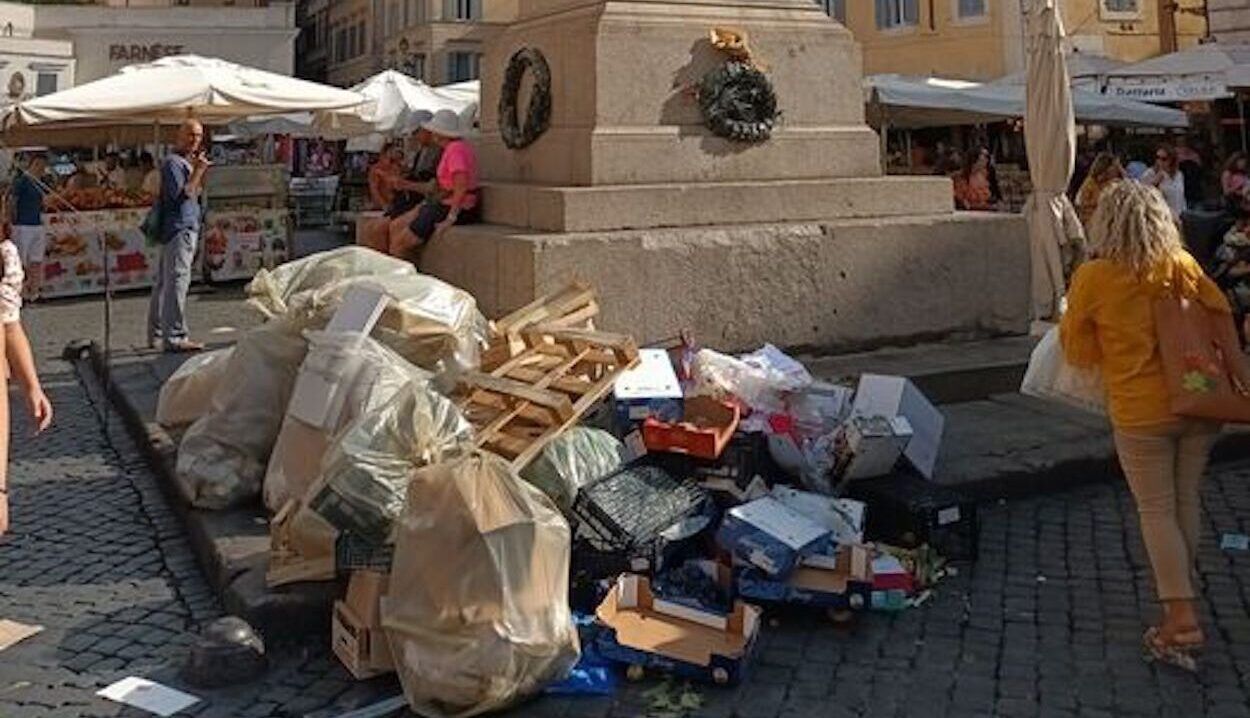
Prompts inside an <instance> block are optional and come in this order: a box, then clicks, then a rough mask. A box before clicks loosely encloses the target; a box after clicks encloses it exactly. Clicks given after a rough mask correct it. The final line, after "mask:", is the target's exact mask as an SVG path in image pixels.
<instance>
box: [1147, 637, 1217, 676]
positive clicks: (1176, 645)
mask: <svg viewBox="0 0 1250 718" xmlns="http://www.w3.org/2000/svg"><path fill="white" fill-rule="evenodd" d="M1186 638H1191V639H1192V640H1186ZM1142 645H1143V646H1144V647H1145V649H1146V653H1148V654H1149V655H1150V657H1151V658H1152V659H1153V660H1156V661H1159V662H1160V663H1166V664H1167V665H1169V666H1175V667H1176V668H1180V669H1181V670H1184V671H1189V672H1190V673H1197V672H1198V656H1197V653H1198V651H1199V649H1201V648H1202V631H1201V630H1199V629H1192V630H1188V631H1181V632H1179V633H1177V634H1176V635H1174V636H1172V638H1171V639H1170V640H1168V639H1164V638H1163V634H1162V632H1161V631H1160V630H1159V629H1158V628H1157V627H1151V628H1148V629H1146V633H1145V635H1143V636H1142Z"/></svg>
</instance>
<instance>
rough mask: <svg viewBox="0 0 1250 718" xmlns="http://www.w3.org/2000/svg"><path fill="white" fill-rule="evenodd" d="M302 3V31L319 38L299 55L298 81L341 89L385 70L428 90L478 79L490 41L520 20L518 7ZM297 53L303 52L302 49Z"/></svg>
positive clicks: (426, 0) (462, 1)
mask: <svg viewBox="0 0 1250 718" xmlns="http://www.w3.org/2000/svg"><path fill="white" fill-rule="evenodd" d="M324 4H325V0H303V1H302V3H301V5H302V7H301V8H300V10H301V13H300V14H301V18H302V20H301V28H303V30H304V33H305V34H307V33H308V32H309V30H313V31H324V32H326V33H327V34H326V36H325V38H324V41H322V40H306V41H301V42H307V43H309V44H310V45H311V47H310V48H309V49H308V50H305V51H307V52H309V54H308V55H307V56H306V57H305V56H304V54H303V52H301V57H300V72H301V76H308V77H311V78H313V79H317V72H318V70H319V57H318V56H317V54H316V52H315V51H312V49H313V48H321V49H323V51H324V53H325V58H326V59H325V71H324V75H323V77H324V79H325V80H326V81H328V82H330V83H331V84H335V85H340V86H343V87H348V86H351V85H352V84H354V83H356V82H360V81H361V80H363V79H365V78H367V77H369V76H370V75H372V74H374V73H376V72H379V71H381V70H384V69H393V70H399V71H401V72H404V73H406V74H409V75H412V76H413V77H416V78H419V79H422V80H424V81H426V82H428V83H430V84H432V85H441V84H447V83H451V82H461V81H464V80H473V79H476V78H477V77H478V74H479V68H480V65H481V57H482V52H483V46H484V44H485V42H486V40H487V39H489V38H490V37H491V36H492V35H493V34H495V33H497V32H499V31H500V30H501V29H502V28H503V26H505V25H507V24H508V23H510V22H512V21H513V20H515V19H516V17H517V10H518V5H519V4H520V0H333V1H332V2H329V7H328V8H325V9H324V10H317V9H316V8H319V7H320V6H322V5H324ZM301 47H302V48H305V47H308V46H305V45H301Z"/></svg>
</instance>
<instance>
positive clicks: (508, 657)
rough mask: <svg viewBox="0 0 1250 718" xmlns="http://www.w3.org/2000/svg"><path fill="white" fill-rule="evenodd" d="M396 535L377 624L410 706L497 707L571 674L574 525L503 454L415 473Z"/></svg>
mask: <svg viewBox="0 0 1250 718" xmlns="http://www.w3.org/2000/svg"><path fill="white" fill-rule="evenodd" d="M397 535H398V542H397V544H396V546H395V561H394V565H393V567H392V570H391V586H390V592H389V593H388V595H387V596H386V598H384V599H383V601H382V626H383V629H384V630H385V632H386V636H387V640H388V641H389V642H390V646H391V652H392V653H393V654H394V656H395V664H396V670H397V671H398V673H399V680H400V683H401V684H402V685H403V688H404V694H405V695H406V697H407V698H408V704H409V706H410V707H411V708H412V710H413V711H414V712H416V713H417V714H419V715H422V716H430V717H437V718H442V717H446V716H455V717H457V718H459V717H462V716H474V715H479V714H482V713H487V712H489V711H495V710H500V709H503V708H506V707H507V706H509V705H511V704H513V703H515V702H516V701H518V700H519V699H522V698H524V697H526V696H529V695H533V694H535V693H537V692H539V691H541V690H542V689H543V687H545V686H546V685H547V684H549V683H554V682H558V681H561V680H563V679H564V678H565V677H566V676H567V675H568V674H569V671H570V670H572V668H573V666H574V665H575V664H576V663H577V660H578V656H579V646H578V639H577V631H576V629H575V627H574V624H573V617H572V615H571V613H570V610H569V602H568V580H569V526H568V523H566V522H565V519H564V517H563V516H562V515H561V514H560V512H559V511H558V510H556V507H555V506H554V505H553V504H552V503H551V501H550V499H548V498H547V497H546V495H544V494H543V493H542V492H541V491H539V490H538V489H536V488H534V487H533V486H530V485H529V484H528V483H526V482H525V481H522V480H521V479H519V478H518V477H517V476H516V475H515V474H513V473H512V472H511V470H510V469H509V467H508V464H507V463H506V462H505V461H504V460H503V459H501V458H499V457H497V456H494V455H492V454H486V453H474V454H472V455H470V456H468V457H466V458H463V459H461V460H458V461H455V462H449V463H443V464H439V465H436V466H430V467H427V468H425V469H422V470H420V471H418V472H417V473H416V475H415V476H414V477H413V479H412V483H411V484H410V485H409V486H408V500H407V503H406V506H405V508H404V512H403V516H402V517H401V519H400V523H399V526H398V527H397Z"/></svg>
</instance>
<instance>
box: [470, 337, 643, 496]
mask: <svg viewBox="0 0 1250 718" xmlns="http://www.w3.org/2000/svg"><path fill="white" fill-rule="evenodd" d="M516 336H517V337H519V340H520V342H521V346H520V347H519V349H518V351H517V353H516V354H515V356H512V357H511V358H509V359H507V360H506V361H504V362H503V363H502V364H500V365H499V366H497V367H495V368H494V369H493V370H491V371H490V372H489V373H487V372H472V373H468V374H465V375H464V376H462V377H461V378H460V387H459V397H460V398H459V401H458V404H459V406H460V408H461V410H462V411H463V412H464V414H465V417H466V418H467V419H468V420H469V422H470V423H472V424H473V427H474V429H475V430H476V442H477V446H478V447H480V448H482V449H485V450H487V451H490V452H493V453H495V454H498V455H499V456H502V457H503V458H504V459H506V460H508V462H509V463H511V464H512V467H513V468H514V469H516V470H518V471H519V470H521V469H523V468H525V466H526V465H527V464H529V462H530V461H532V460H533V459H534V458H535V457H537V456H538V454H539V452H541V451H542V450H543V448H544V447H545V446H546V445H547V444H548V443H550V442H551V441H552V440H553V439H555V438H556V437H557V436H559V435H560V434H562V433H564V432H565V431H567V430H568V429H569V428H571V427H572V426H573V425H574V424H576V423H577V422H578V421H579V420H580V419H581V418H582V417H583V416H585V415H586V414H587V413H588V412H589V411H590V410H591V409H593V408H594V406H595V404H596V403H598V402H599V401H600V400H602V399H603V398H604V397H605V396H606V395H607V394H608V392H610V391H611V390H612V386H613V384H614V383H615V382H616V378H617V377H618V376H620V374H621V373H622V372H623V371H625V370H626V369H629V368H630V367H632V366H633V365H634V364H635V363H636V362H637V361H638V347H637V345H636V344H635V343H634V340H633V338H631V337H628V336H625V335H621V334H610V333H607V332H597V331H593V330H589V329H575V328H566V327H563V326H558V325H550V324H531V325H529V326H527V327H526V328H524V329H522V330H520V331H519V332H517V334H516Z"/></svg>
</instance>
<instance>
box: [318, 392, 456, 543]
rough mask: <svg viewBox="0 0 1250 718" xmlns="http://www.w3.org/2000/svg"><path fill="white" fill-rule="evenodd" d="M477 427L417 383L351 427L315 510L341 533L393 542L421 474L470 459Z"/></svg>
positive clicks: (331, 458) (332, 459)
mask: <svg viewBox="0 0 1250 718" xmlns="http://www.w3.org/2000/svg"><path fill="white" fill-rule="evenodd" d="M472 447H473V427H472V426H470V424H469V422H468V421H467V420H465V418H464V415H463V414H461V413H460V410H459V409H458V408H456V405H455V404H453V403H452V402H451V400H449V399H448V398H447V397H445V396H443V395H441V394H439V393H438V392H436V391H434V389H433V387H432V386H431V385H430V384H429V383H428V382H425V381H411V382H409V383H408V384H406V385H404V386H403V387H401V388H400V389H399V390H398V391H397V392H396V393H395V394H394V395H393V396H392V397H391V399H390V400H389V401H387V402H386V403H385V404H382V405H381V406H379V407H377V408H376V409H373V410H371V411H369V412H367V413H365V414H362V415H361V416H359V417H357V418H356V419H355V420H354V421H352V422H351V424H349V425H348V426H347V427H346V428H345V429H344V430H343V432H342V434H340V435H339V436H338V438H337V439H335V441H334V443H333V444H332V445H331V447H330V450H329V451H328V452H326V454H325V458H324V459H323V460H322V462H321V478H319V479H318V480H317V482H316V483H315V484H314V485H313V488H312V489H310V490H309V491H308V493H307V502H308V507H309V508H310V509H311V510H312V511H314V512H316V513H317V514H318V515H320V516H321V517H322V518H323V519H325V520H326V521H328V522H329V523H330V524H331V525H332V526H334V527H335V528H336V529H337V530H339V531H348V532H351V533H353V534H356V535H358V536H360V537H362V538H365V539H367V540H369V541H371V542H373V543H383V542H385V541H387V540H388V539H389V538H390V534H391V529H392V528H393V526H394V523H395V521H396V519H398V518H399V515H400V513H401V512H402V511H403V508H404V494H405V492H406V491H407V489H408V482H409V480H410V479H411V478H412V475H413V472H414V471H415V470H416V469H419V468H421V467H423V466H426V465H427V464H433V463H437V462H440V461H444V460H446V459H448V458H452V457H455V456H457V455H459V454H462V453H467V452H468V451H469V450H470V449H472Z"/></svg>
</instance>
